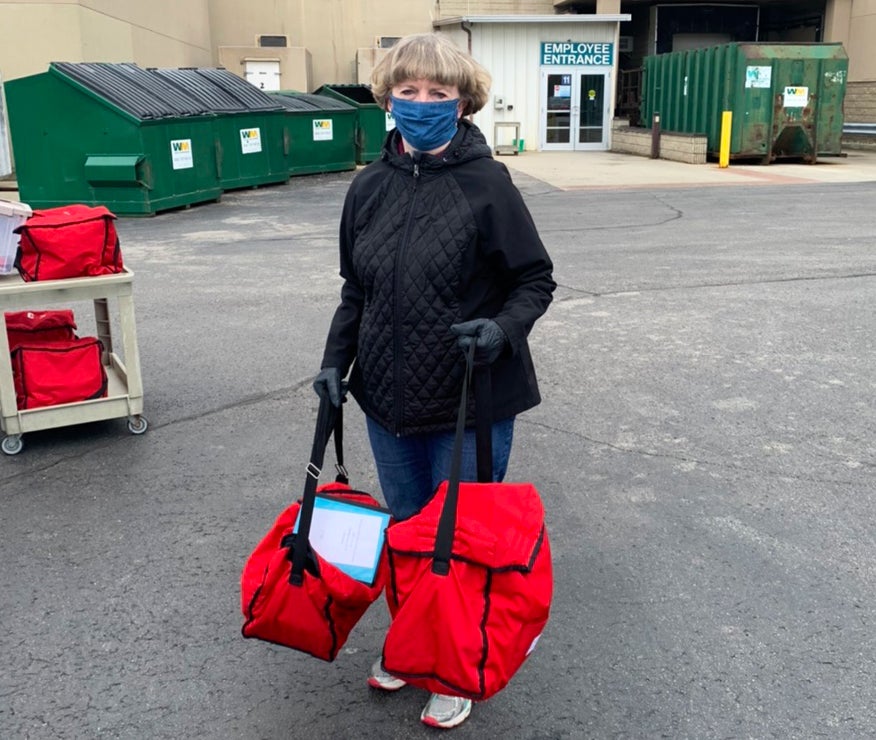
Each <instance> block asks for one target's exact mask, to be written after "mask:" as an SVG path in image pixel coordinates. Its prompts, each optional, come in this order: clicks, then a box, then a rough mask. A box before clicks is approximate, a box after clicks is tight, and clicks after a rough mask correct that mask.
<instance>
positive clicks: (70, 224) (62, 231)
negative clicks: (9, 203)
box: [15, 205, 124, 282]
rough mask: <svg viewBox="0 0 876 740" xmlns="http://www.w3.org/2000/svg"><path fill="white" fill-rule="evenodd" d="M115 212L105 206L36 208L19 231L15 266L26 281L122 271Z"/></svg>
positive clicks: (17, 230) (17, 231)
mask: <svg viewBox="0 0 876 740" xmlns="http://www.w3.org/2000/svg"><path fill="white" fill-rule="evenodd" d="M115 218H116V217H115V215H113V214H112V213H110V211H109V210H107V209H106V208H105V207H103V206H97V207H90V206H85V205H69V206H62V207H60V208H48V209H46V210H40V211H34V213H33V215H32V216H31V217H30V218H29V219H27V221H25V223H24V225H22V226H19V227H18V228H17V229H16V230H15V231H16V233H18V234H20V236H21V241H20V243H19V247H18V254H17V255H16V258H15V266H16V267H17V268H18V272H19V274H20V275H21V277H22V279H23V280H25V281H26V282H32V281H36V280H62V279H64V278H73V277H86V276H93V275H109V274H112V273H116V272H121V271H122V270H123V268H124V266H123V264H122V252H121V249H120V247H119V238H118V235H117V234H116V227H115V223H114V222H115Z"/></svg>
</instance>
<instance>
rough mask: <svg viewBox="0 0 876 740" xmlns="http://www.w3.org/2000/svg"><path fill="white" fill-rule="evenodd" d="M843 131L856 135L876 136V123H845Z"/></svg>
mask: <svg viewBox="0 0 876 740" xmlns="http://www.w3.org/2000/svg"><path fill="white" fill-rule="evenodd" d="M843 133H844V134H854V135H855V136H876V123H844V124H843Z"/></svg>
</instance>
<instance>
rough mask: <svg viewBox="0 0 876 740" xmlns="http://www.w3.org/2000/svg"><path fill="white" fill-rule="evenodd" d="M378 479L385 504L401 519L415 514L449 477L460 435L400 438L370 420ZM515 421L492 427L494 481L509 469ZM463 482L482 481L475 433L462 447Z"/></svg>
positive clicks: (468, 434)
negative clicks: (456, 438) (454, 450)
mask: <svg viewBox="0 0 876 740" xmlns="http://www.w3.org/2000/svg"><path fill="white" fill-rule="evenodd" d="M365 418H366V420H367V424H368V437H369V439H370V440H371V451H372V453H373V454H374V462H375V463H376V465H377V477H378V478H379V479H380V488H381V490H382V491H383V498H384V500H385V501H386V505H387V506H388V507H389V510H390V511H391V512H392V515H393V516H394V517H395V518H396V519H407V518H408V517H410V516H413V515H414V514H416V513H417V512H418V511H419V510H420V509H422V508H423V506H424V505H425V504H426V503H427V502H428V501H429V499H431V498H432V494H433V493H434V492H435V489H436V488H437V487H438V484H439V483H441V481H443V480H447V478H448V477H450V459H451V457H452V456H453V441H454V439H455V437H456V433H455V432H431V433H427V434H414V435H412V436H410V437H396V436H395V435H394V434H392V433H391V432H388V431H387V430H386V429H384V428H383V427H382V426H380V424H378V423H377V422H376V421H373V420H372V419H370V418H368V417H367V416H366V417H365ZM513 438H514V417H511V418H510V419H504V420H503V421H498V422H496V423H495V424H493V480H495V481H501V480H502V479H503V478H504V477H505V471H506V470H507V469H508V458H509V456H510V455H511V442H512V440H513ZM462 480H464V481H475V480H477V460H476V452H475V433H474V429H466V432H465V438H464V441H463V445H462Z"/></svg>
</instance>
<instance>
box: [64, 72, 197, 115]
mask: <svg viewBox="0 0 876 740" xmlns="http://www.w3.org/2000/svg"><path fill="white" fill-rule="evenodd" d="M51 68H53V69H55V70H57V71H59V72H61V73H62V74H63V75H65V76H67V77H69V78H71V79H73V80H75V81H76V82H78V83H79V84H80V85H82V86H83V87H85V88H87V89H88V90H91V91H92V92H94V93H96V94H97V95H99V96H101V97H103V98H105V99H106V100H108V101H110V102H111V103H113V104H114V105H116V106H118V107H119V108H121V109H122V110H123V111H125V112H127V113H130V114H131V115H132V116H134V117H135V118H140V119H143V120H149V119H156V118H179V117H180V116H196V115H203V114H205V113H209V111H208V110H207V109H206V108H205V107H204V106H203V105H202V104H201V103H199V102H198V101H197V100H195V99H194V98H192V97H191V96H190V95H188V94H187V93H185V92H184V91H182V90H179V89H178V88H175V87H173V86H171V85H169V84H167V83H166V82H164V81H162V80H160V79H157V78H155V77H154V76H153V75H150V74H149V73H148V72H147V71H146V70H144V69H140V68H139V67H138V66H137V65H136V64H129V63H125V64H112V63H109V62H76V63H73V62H52V64H51Z"/></svg>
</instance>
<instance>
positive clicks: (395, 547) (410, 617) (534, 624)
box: [382, 355, 553, 700]
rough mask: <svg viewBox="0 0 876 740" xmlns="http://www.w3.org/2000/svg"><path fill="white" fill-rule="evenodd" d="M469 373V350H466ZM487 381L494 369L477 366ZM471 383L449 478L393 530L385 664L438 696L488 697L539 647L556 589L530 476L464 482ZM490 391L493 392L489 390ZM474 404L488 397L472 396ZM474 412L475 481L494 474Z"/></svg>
mask: <svg viewBox="0 0 876 740" xmlns="http://www.w3.org/2000/svg"><path fill="white" fill-rule="evenodd" d="M468 362H469V371H471V355H469V356H468ZM480 375H481V377H483V378H485V379H486V381H485V382H486V383H488V380H489V370H487V371H486V372H485V373H482V374H480ZM467 386H468V381H466V383H465V384H464V387H463V392H462V402H461V404H460V412H459V420H458V423H457V431H456V446H455V448H454V453H453V454H454V457H453V462H452V467H451V473H450V479H449V480H448V481H445V482H443V483H442V484H441V485H440V486H439V487H438V490H437V491H436V492H435V495H434V497H433V498H432V500H431V501H429V503H428V504H426V506H425V507H423V509H422V510H421V511H420V512H419V513H418V514H415V515H414V516H412V517H411V518H409V519H406V520H404V521H400V522H396V523H394V524H392V525H391V526H390V527H389V529H388V530H387V534H386V537H387V551H388V556H389V567H390V581H389V584H388V586H387V593H386V598H387V602H388V604H389V609H390V612H391V614H392V624H391V625H390V627H389V631H388V632H387V635H386V641H385V643H384V646H383V661H382V662H383V668H384V670H386V671H388V672H389V673H391V674H392V675H393V676H397V677H398V678H402V679H404V680H405V681H407V682H408V683H411V684H413V685H415V686H419V687H421V688H424V689H428V690H429V691H432V692H435V693H438V694H452V695H455V696H464V697H468V698H470V699H476V700H477V699H488V698H489V697H491V696H493V695H494V694H495V693H496V692H498V691H500V690H501V689H502V688H504V687H505V685H506V684H507V683H508V681H510V680H511V677H512V676H513V675H514V673H515V672H516V671H517V669H518V668H520V666H521V665H522V664H523V662H524V660H525V659H526V657H527V656H528V655H529V654H530V652H532V650H533V649H534V648H535V645H536V643H537V642H538V639H539V637H540V636H541V633H542V631H543V630H544V627H545V624H546V623H547V620H548V616H549V613H550V604H551V597H552V592H553V576H552V569H551V556H550V546H549V544H548V537H547V531H546V530H545V524H544V509H543V507H542V503H541V499H540V497H539V495H538V492H537V491H536V489H535V487H534V486H533V485H532V484H530V483H489V482H487V483H460V480H459V476H460V459H461V454H462V436H463V434H464V431H465V406H466V396H467ZM486 392H488V391H486ZM475 398H476V412H477V411H478V409H482V410H483V409H487V408H489V405H488V404H486V403H484V402H483V401H481V402H480V403H478V401H480V400H481V399H486V396H485V395H483V394H481V393H476V394H475ZM476 417H477V422H476V424H477V435H476V436H477V438H478V442H477V451H478V479H479V480H487V481H489V480H491V478H492V459H491V443H490V439H489V431H490V427H491V424H492V422H491V420H489V419H484V418H483V414H482V413H480V414H479V413H476Z"/></svg>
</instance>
